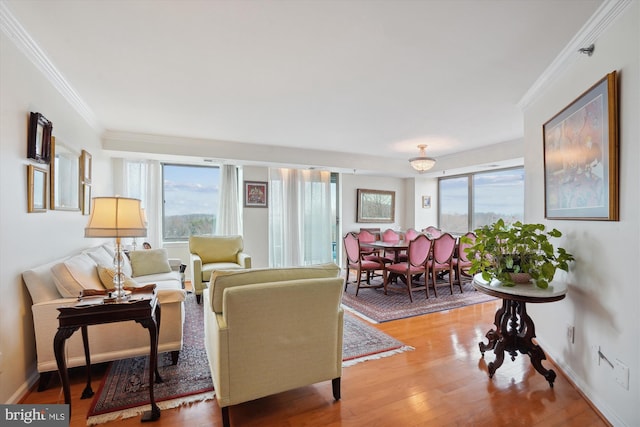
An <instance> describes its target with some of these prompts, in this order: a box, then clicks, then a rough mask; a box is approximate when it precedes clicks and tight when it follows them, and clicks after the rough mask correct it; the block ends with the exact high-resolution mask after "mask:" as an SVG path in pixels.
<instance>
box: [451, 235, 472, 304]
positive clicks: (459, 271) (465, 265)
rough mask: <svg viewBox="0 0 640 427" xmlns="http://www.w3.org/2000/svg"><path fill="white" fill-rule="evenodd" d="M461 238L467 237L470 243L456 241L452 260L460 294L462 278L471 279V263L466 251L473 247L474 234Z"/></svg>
mask: <svg viewBox="0 0 640 427" xmlns="http://www.w3.org/2000/svg"><path fill="white" fill-rule="evenodd" d="M462 237H467V238H469V239H470V240H471V243H463V242H462V238H460V240H459V241H458V250H457V254H456V256H454V258H453V268H454V271H455V273H456V283H457V284H458V285H460V292H462V276H464V277H471V275H470V274H469V269H470V268H471V261H470V260H469V255H467V252H466V249H467V248H469V247H470V246H473V242H475V241H476V235H475V233H473V232H471V231H469V232H468V233H466V234H465V235H464V236H462Z"/></svg>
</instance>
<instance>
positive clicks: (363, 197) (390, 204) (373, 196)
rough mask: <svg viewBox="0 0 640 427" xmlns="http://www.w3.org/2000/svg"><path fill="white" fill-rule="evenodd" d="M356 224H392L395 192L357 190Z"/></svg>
mask: <svg viewBox="0 0 640 427" xmlns="http://www.w3.org/2000/svg"><path fill="white" fill-rule="evenodd" d="M356 208H357V212H358V213H357V215H356V222H380V223H385V222H394V221H395V212H396V211H395V209H396V192H395V191H383V190H365V189H362V188H358V205H357V207H356Z"/></svg>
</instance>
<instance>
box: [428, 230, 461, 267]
mask: <svg viewBox="0 0 640 427" xmlns="http://www.w3.org/2000/svg"><path fill="white" fill-rule="evenodd" d="M455 248H456V239H455V238H454V237H453V236H452V235H451V234H449V233H443V234H442V235H441V236H440V237H438V238H437V239H435V240H434V241H433V260H434V261H435V262H436V263H438V264H446V263H448V262H450V261H451V258H452V257H453V251H454V250H455Z"/></svg>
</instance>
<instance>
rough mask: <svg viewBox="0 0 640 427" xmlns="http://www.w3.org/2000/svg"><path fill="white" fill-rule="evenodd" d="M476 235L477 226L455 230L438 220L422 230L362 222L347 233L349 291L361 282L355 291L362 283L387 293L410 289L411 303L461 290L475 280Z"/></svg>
mask: <svg viewBox="0 0 640 427" xmlns="http://www.w3.org/2000/svg"><path fill="white" fill-rule="evenodd" d="M463 236H467V237H468V239H461V237H463ZM474 240H475V235H474V234H473V233H472V232H469V233H466V234H453V233H448V232H444V231H442V230H440V229H438V228H437V227H434V226H430V227H426V228H424V229H422V230H420V231H418V230H415V229H413V228H409V229H407V230H405V231H397V230H393V229H386V230H384V231H381V230H380V229H376V228H361V229H360V230H359V231H357V232H349V233H347V234H346V235H345V236H344V238H343V243H344V250H345V258H346V279H345V291H347V289H348V288H349V286H353V285H355V297H357V296H358V294H359V292H360V290H361V289H379V290H382V291H383V293H384V295H389V294H390V293H392V292H393V293H404V294H407V296H408V299H407V302H410V303H413V302H414V300H415V299H416V298H422V299H429V298H432V297H433V298H438V294H439V292H440V295H443V293H446V294H450V295H454V292H455V293H460V294H461V293H463V292H464V287H463V283H464V282H465V281H467V282H468V281H470V280H471V276H470V274H469V269H470V268H471V262H470V261H469V260H468V259H467V254H466V252H465V249H466V248H467V247H468V246H470V245H471V243H469V242H473V241H474ZM352 274H353V275H352ZM445 288H446V289H445Z"/></svg>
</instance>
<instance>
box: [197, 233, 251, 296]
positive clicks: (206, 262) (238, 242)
mask: <svg viewBox="0 0 640 427" xmlns="http://www.w3.org/2000/svg"><path fill="white" fill-rule="evenodd" d="M243 249H244V247H243V242H242V236H208V235H207V236H190V237H189V253H190V255H189V258H190V261H191V286H192V287H193V290H194V292H195V294H196V301H197V302H198V304H200V300H201V297H202V291H203V290H204V289H206V288H207V286H208V284H209V279H210V278H211V273H212V272H213V271H216V270H230V269H244V268H251V256H249V255H248V254H246V253H244V252H242V251H243Z"/></svg>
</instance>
